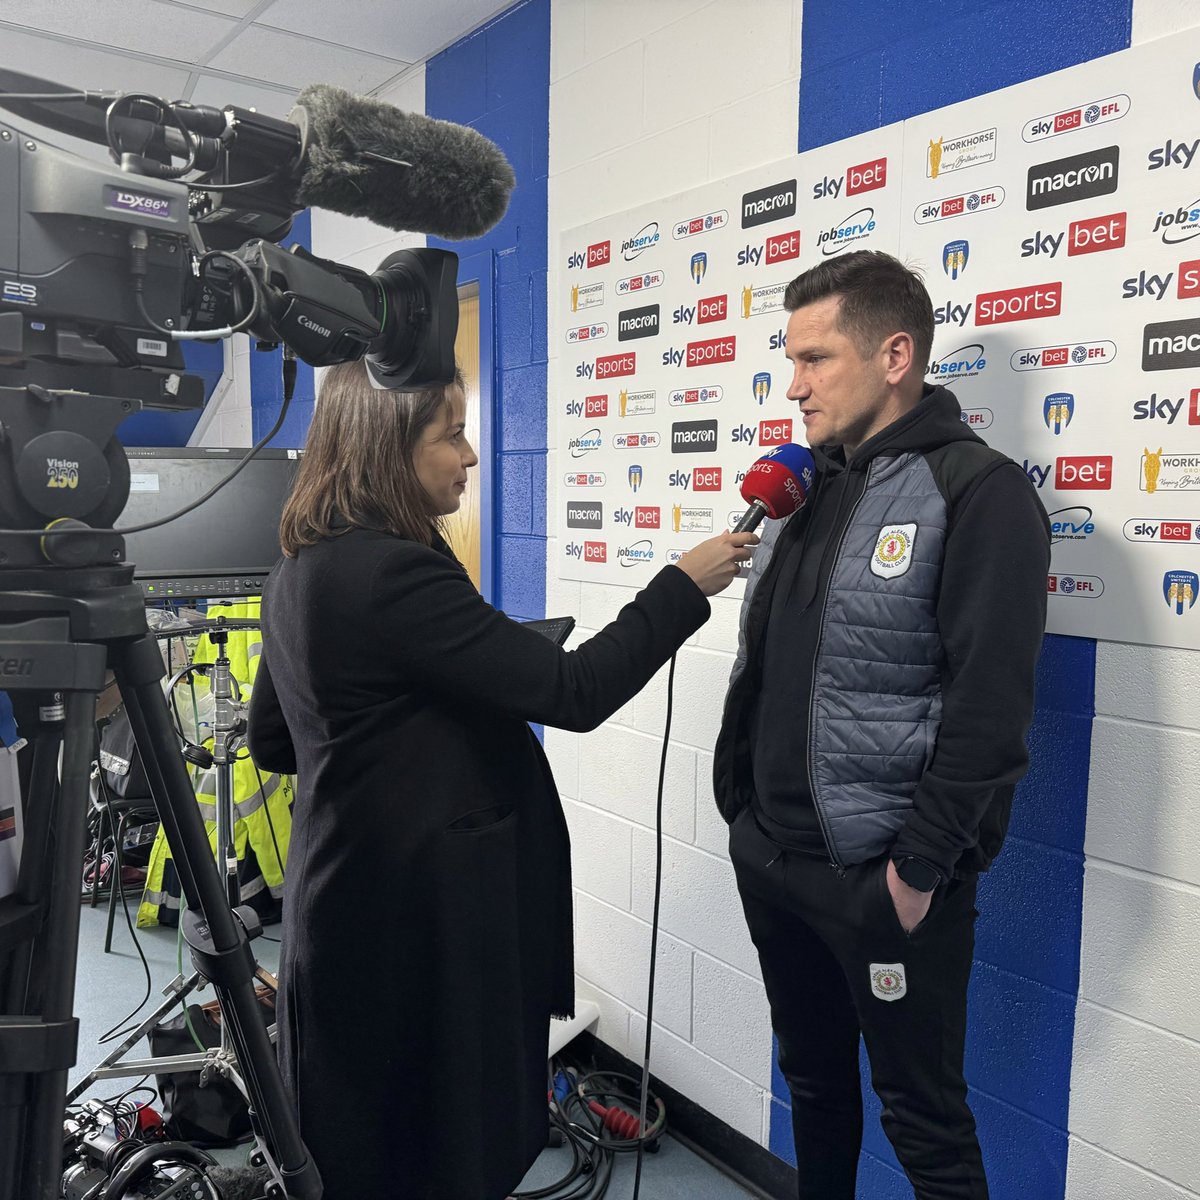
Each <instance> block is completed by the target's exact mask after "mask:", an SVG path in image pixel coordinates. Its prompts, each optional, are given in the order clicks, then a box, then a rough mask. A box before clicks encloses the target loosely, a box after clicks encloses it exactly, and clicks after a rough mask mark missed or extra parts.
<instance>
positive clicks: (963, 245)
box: [942, 238, 971, 279]
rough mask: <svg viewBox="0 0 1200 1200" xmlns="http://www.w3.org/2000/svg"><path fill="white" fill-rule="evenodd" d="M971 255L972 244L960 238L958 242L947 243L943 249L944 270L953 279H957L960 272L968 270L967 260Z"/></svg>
mask: <svg viewBox="0 0 1200 1200" xmlns="http://www.w3.org/2000/svg"><path fill="white" fill-rule="evenodd" d="M970 254H971V243H970V242H968V241H965V240H964V239H962V238H959V239H958V240H957V241H953V242H947V243H946V244H945V245H944V246H943V247H942V270H943V271H945V272H946V274H947V275H949V276H950V278H951V279H957V278H958V276H959V274H960V272H962V271H964V270H966V267H967V259H968V258H969V257H970Z"/></svg>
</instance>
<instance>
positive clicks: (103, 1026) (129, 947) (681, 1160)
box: [71, 901, 760, 1200]
mask: <svg viewBox="0 0 1200 1200" xmlns="http://www.w3.org/2000/svg"><path fill="white" fill-rule="evenodd" d="M105 903H106V902H105V901H101V904H100V906H99V907H97V908H95V909H92V908H89V907H88V905H87V904H86V902H85V903H84V905H83V909H82V912H81V914H80V933H79V958H78V974H77V980H76V1002H75V1013H76V1015H77V1016H78V1017H79V1023H80V1032H79V1054H78V1059H77V1064H76V1067H75V1069H74V1071H72V1073H71V1085H72V1086H74V1084H75V1082H76V1081H77V1080H79V1079H81V1078H83V1077H84V1076H86V1075H87V1074H88V1072H89V1071H90V1070H91V1068H92V1067H94V1066H95V1065H96V1063H98V1062H99V1061H100V1059H101V1058H103V1057H104V1056H105V1055H106V1054H107V1052H108V1047H104V1046H98V1045H97V1044H96V1042H97V1038H99V1037H100V1036H101V1035H102V1034H103V1033H104V1032H105V1031H106V1030H108V1029H109V1028H110V1027H111V1026H112V1025H113V1024H114V1023H115V1022H118V1021H121V1020H122V1018H123V1017H124V1016H125V1014H126V1013H128V1012H129V1011H130V1010H131V1009H132V1008H133V1007H134V1006H135V1005H136V1004H138V1002H139V1001H140V1000H141V999H142V997H143V995H144V994H145V991H146V981H145V975H144V973H143V971H142V965H141V962H140V961H139V960H138V957H137V952H136V951H135V949H134V947H133V943H132V941H131V939H130V935H129V930H128V928H127V927H126V925H125V922H124V921H123V919H122V918H121V914H120V911H119V910H118V914H117V923H116V931H115V933H114V937H113V949H112V952H111V953H110V954H105V953H104V926H105V921H106V918H107V910H106V908H105V907H104V905H105ZM135 904H136V901H134V903H133V904H131V906H130V913H131V915H132V914H133V912H134V911H135V907H134V905H135ZM265 932H266V934H267V936H269V937H272V938H277V937H278V936H279V927H278V926H268V928H267V929H266V931H265ZM138 938H139V940H140V941H141V945H142V951H143V953H144V954H145V956H146V959H147V961H148V963H149V965H150V971H151V977H152V979H153V989H152V995H151V999H150V1001H149V1002H148V1003H147V1004H146V1007H145V1008H144V1009H143V1010H142V1013H141V1014H139V1018H138V1019H139V1020H140V1019H141V1018H142V1017H144V1016H145V1015H146V1014H148V1013H149V1012H151V1011H152V1010H153V1009H154V1008H155V1007H157V1005H158V1004H159V1003H160V1002H161V1001H162V999H163V996H162V988H163V987H164V986H165V985H166V984H168V983H169V982H170V981H171V980H172V979H173V978H174V977H175V976H176V974H177V971H178V968H177V966H176V960H177V942H176V933H175V931H174V930H168V929H142V930H138ZM253 949H254V952H255V957H256V959H257V960H258V962H259V963H260V965H262V966H265V967H266V968H267V969H268V970H272V971H273V970H274V969H275V967H276V965H277V964H278V961H279V945H278V943H277V942H273V941H267V940H266V939H265V938H260V939H258V940H257V941H255V942H254V943H253ZM183 969H184V974H185V975H186V974H189V973H190V965H189V960H188V955H187V951H186V948H185V949H184V954H183ZM212 998H213V996H212V990H211V989H205V990H204V991H202V992H199V993H196V994H195V996H194V999H195V1001H196V1002H199V1003H204V1002H205V1001H207V1000H211V999H212ZM175 1011H176V1012H177V1011H178V1010H175ZM148 1055H149V1050H148V1048H147V1046H146V1042H145V1040H144V1039H143V1041H142V1042H141V1043H140V1044H139V1045H137V1046H134V1047H133V1048H132V1050H131V1051H130V1052H129V1055H128V1057H130V1058H138V1059H141V1058H146V1057H148ZM137 1082H138V1078H137V1077H134V1078H129V1079H107V1080H98V1081H96V1082H95V1083H93V1084H92V1086H91V1087H89V1088H88V1090H87V1091H86V1092H85V1093H84V1094H83V1098H88V1097H93V1096H94V1097H110V1096H115V1095H117V1094H119V1093H120V1092H122V1091H123V1090H125V1089H126V1088H129V1087H132V1086H133V1085H134V1084H135V1083H137ZM149 1082H150V1083H153V1080H152V1079H151V1080H150V1081H149ZM667 1116H668V1121H669V1120H670V1113H668V1114H667ZM244 1154H245V1151H244V1150H241V1149H235V1150H230V1151H223V1152H220V1153H219V1157H220V1158H221V1159H222V1161H223V1162H225V1163H226V1164H227V1165H232V1164H234V1163H237V1162H240V1161H241V1160H242V1159H243V1158H244ZM569 1164H570V1152H569V1151H568V1150H566V1149H547V1150H546V1151H545V1152H544V1153H543V1154H542V1156H541V1157H540V1158H539V1159H538V1161H537V1162H536V1163H535V1164H534V1166H533V1168H532V1169H531V1171H530V1172H529V1175H528V1176H527V1177H526V1179H525V1181H524V1183H523V1184H522V1187H523V1188H525V1189H532V1188H537V1187H545V1186H548V1185H549V1184H551V1183H553V1182H554V1181H555V1180H557V1179H559V1178H561V1176H562V1175H563V1174H564V1172H565V1171H566V1169H567V1167H568V1166H569ZM633 1178H634V1164H633V1161H632V1157H631V1156H630V1157H625V1156H622V1157H621V1158H619V1159H618V1161H617V1164H616V1168H615V1170H614V1172H613V1179H612V1183H611V1185H610V1187H609V1190H608V1200H628V1198H629V1197H631V1196H632V1195H633ZM640 1195H641V1196H642V1197H644V1198H645V1200H746V1198H747V1197H755V1196H758V1195H760V1193H757V1192H754V1191H749V1190H747V1189H745V1188H744V1187H741V1186H739V1185H738V1184H737V1183H735V1182H734V1181H733V1180H731V1179H730V1178H728V1177H727V1176H726V1175H724V1174H722V1173H721V1172H720V1171H718V1170H717V1169H715V1168H714V1167H713V1166H711V1165H710V1164H709V1163H707V1162H705V1161H704V1160H703V1159H701V1158H700V1157H698V1156H697V1155H696V1154H694V1153H693V1152H692V1151H691V1150H689V1149H688V1148H687V1147H685V1146H684V1145H683V1144H682V1143H680V1142H678V1141H676V1140H674V1139H673V1138H671V1137H669V1136H668V1137H667V1138H666V1139H664V1141H663V1144H662V1148H661V1149H660V1151H659V1153H657V1154H648V1155H646V1156H645V1158H644V1163H643V1168H642V1182H641V1191H640Z"/></svg>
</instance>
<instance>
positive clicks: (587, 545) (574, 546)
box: [567, 542, 608, 563]
mask: <svg viewBox="0 0 1200 1200" xmlns="http://www.w3.org/2000/svg"><path fill="white" fill-rule="evenodd" d="M567 557H568V558H578V559H579V560H580V561H582V562H589V563H602V562H608V543H607V542H582V543H581V542H568V543H567Z"/></svg>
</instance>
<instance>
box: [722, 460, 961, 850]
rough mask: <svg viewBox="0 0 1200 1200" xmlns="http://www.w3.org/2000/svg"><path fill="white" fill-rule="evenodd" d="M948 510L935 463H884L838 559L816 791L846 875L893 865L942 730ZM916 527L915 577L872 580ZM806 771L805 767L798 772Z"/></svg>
mask: <svg viewBox="0 0 1200 1200" xmlns="http://www.w3.org/2000/svg"><path fill="white" fill-rule="evenodd" d="M785 524H786V522H785V521H772V522H771V523H770V525H769V526H768V527H767V529H766V530H765V531H764V533H763V535H762V541H761V544H760V546H759V548H758V549H757V550H756V551H755V554H754V560H753V566H752V568H751V574H750V578H749V580H748V581H747V585H746V598H745V601H744V604H743V609H742V614H743V620H742V629H741V630H740V632H739V646H738V654H737V659H736V661H735V664H734V670H733V676H732V680H731V682H732V681H733V680H736V679H737V677H738V675H739V674H740V673H741V672H742V670H743V669H744V667H745V659H746V646H745V615H746V613H747V611H748V609H749V604H750V599H751V597H752V595H753V593H754V591H755V589H756V588H757V586H758V584H759V582H760V581H761V579H762V577H763V575H764V574H765V573H766V570H767V567H768V566H769V563H770V558H771V556H772V554H773V553H774V549H775V545H776V544H777V542H778V538H779V534H780V532H781V530H782V529H783V527H784V525H785ZM946 524H947V511H946V502H945V500H944V498H943V496H942V494H941V492H940V490H939V489H938V486H937V483H936V481H935V480H934V478H933V474H932V472H931V471H930V469H929V466H928V464H927V462H926V460H925V458H924V457H923V456H922V455H920V454H911V453H910V454H902V455H899V456H898V457H896V458H888V459H876V460H875V461H874V462H872V463H871V464H870V466H869V468H868V473H867V482H866V487H865V489H864V491H863V493H862V495H861V496H860V497H859V499H858V501H857V503H856V504H855V506H854V509H853V511H852V512H851V515H850V518H849V521H848V522H847V525H846V528H845V532H844V534H843V535H842V538H841V542H840V545H839V547H838V550H837V555H836V558H835V559H834V562H833V566H832V570H831V575H830V579H829V586H828V591H827V595H826V599H825V602H824V612H823V615H822V621H821V633H820V637H819V640H818V644H817V652H816V658H815V662H814V664H813V688H812V699H811V709H810V714H806V716H808V719H807V720H805V716H801V718H800V730H803V729H804V728H805V727H807V730H808V738H809V741H808V753H807V761H808V769H809V782H810V785H811V789H812V795H813V800H814V802H815V804H816V808H817V813H818V815H819V816H820V819H821V824H822V827H823V828H824V830H825V833H826V837H827V840H828V841H829V846H830V850H831V852H832V854H833V857H834V859H835V861H836V862H838V863H839V864H840V865H842V866H850V865H852V864H854V863H859V862H864V861H865V860H866V859H869V858H873V857H875V856H876V855H878V854H881V853H883V851H884V850H886V849H887V848H888V847H889V846H890V845H891V843H892V842H893V841H894V840H895V838H896V835H897V834H898V833H899V831H900V828H901V826H902V825H903V824H904V821H905V819H906V817H907V814H908V812H909V810H910V809H911V808H912V797H913V794H914V792H915V791H916V788H917V784H918V783H919V781H920V779H921V776H922V775H923V774H924V772H925V769H926V767H927V766H928V764H929V762H930V760H931V759H932V757H933V751H934V747H935V745H936V743H937V732H938V725H939V723H940V719H941V710H942V698H941V672H940V667H941V662H942V644H941V638H940V636H939V634H938V628H937V596H938V588H939V584H940V580H941V569H942V553H943V548H944V546H945V540H946ZM907 525H915V526H916V531H915V535H914V536H913V539H912V546H911V551H910V557H909V559H908V566H907V568H906V569H904V570H903V572H902V573H892V574H891V575H889V576H888V577H886V578H883V577H880V575H878V574H876V573H873V572H872V570H871V563H872V558H873V556H874V555H875V552H876V547H877V543H878V542H879V540H880V535H881V533H882V532H883V531H884V530H885V529H887V528H889V527H892V526H907ZM801 767H802V762H801V761H800V756H799V755H798V756H797V769H800V768H801Z"/></svg>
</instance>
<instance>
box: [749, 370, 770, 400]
mask: <svg viewBox="0 0 1200 1200" xmlns="http://www.w3.org/2000/svg"><path fill="white" fill-rule="evenodd" d="M750 385H751V387H752V388H753V390H754V398H755V400H757V401H758V402H759V404H765V403H766V399H767V397H768V396H769V395H770V394H771V372H770V371H757V372H755V375H754V378H753V379H752V380H751V381H750Z"/></svg>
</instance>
